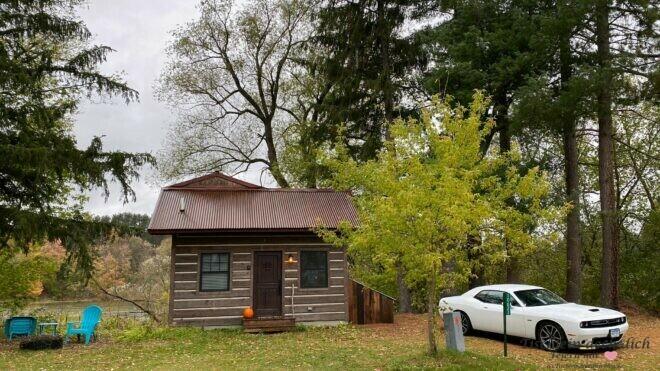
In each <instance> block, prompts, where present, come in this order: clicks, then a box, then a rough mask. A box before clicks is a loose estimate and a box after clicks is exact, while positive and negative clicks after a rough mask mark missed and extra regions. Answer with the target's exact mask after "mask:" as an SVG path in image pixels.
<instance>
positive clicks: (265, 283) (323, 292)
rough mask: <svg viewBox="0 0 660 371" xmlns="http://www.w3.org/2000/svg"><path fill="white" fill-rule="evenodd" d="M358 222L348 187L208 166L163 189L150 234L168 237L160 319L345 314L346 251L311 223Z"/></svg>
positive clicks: (336, 318) (339, 318) (332, 318)
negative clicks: (284, 184)
mask: <svg viewBox="0 0 660 371" xmlns="http://www.w3.org/2000/svg"><path fill="white" fill-rule="evenodd" d="M341 221H348V222H350V223H356V222H357V214H356V211H355V209H354V208H353V205H352V203H351V200H350V196H349V195H348V194H347V193H343V192H336V191H332V190H327V189H270V188H263V187H260V186H257V185H255V184H251V183H247V182H244V181H241V180H239V179H235V178H232V177H229V176H226V175H224V174H221V173H218V172H215V173H212V174H209V175H206V176H202V177H199V178H195V179H191V180H188V181H185V182H182V183H178V184H174V185H171V186H169V187H165V188H163V189H162V192H161V194H160V197H159V199H158V202H157V204H156V209H155V211H154V213H153V215H152V218H151V222H150V224H149V233H151V234H157V235H171V236H172V255H171V264H172V265H171V273H170V303H169V304H170V305H169V322H170V324H172V325H191V326H202V327H215V326H236V325H241V324H242V313H243V310H244V309H245V308H246V307H252V308H253V310H254V313H255V317H256V318H283V319H294V320H295V322H298V323H309V324H314V323H316V324H333V323H340V322H348V320H349V318H348V315H349V310H348V305H349V299H348V295H349V278H348V267H347V262H346V253H345V251H343V250H341V249H338V248H336V247H333V246H331V245H329V244H327V243H324V241H323V240H322V239H320V238H319V237H318V236H317V235H316V234H315V233H314V232H313V228H314V227H316V226H318V225H323V226H325V227H326V228H336V227H337V225H338V223H340V222H341Z"/></svg>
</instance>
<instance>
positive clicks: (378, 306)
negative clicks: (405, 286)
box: [348, 280, 394, 325]
mask: <svg viewBox="0 0 660 371" xmlns="http://www.w3.org/2000/svg"><path fill="white" fill-rule="evenodd" d="M348 321H349V322H350V323H354V324H359V325H362V324H368V323H394V298H392V297H390V296H387V295H385V294H383V293H382V292H379V291H376V290H374V289H371V288H369V287H367V286H365V285H363V284H362V283H360V282H357V281H354V280H349V285H348Z"/></svg>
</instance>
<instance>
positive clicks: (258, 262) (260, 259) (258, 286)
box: [253, 251, 282, 316]
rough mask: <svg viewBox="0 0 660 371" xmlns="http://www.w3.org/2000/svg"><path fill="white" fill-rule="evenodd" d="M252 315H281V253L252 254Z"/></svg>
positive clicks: (258, 252)
mask: <svg viewBox="0 0 660 371" xmlns="http://www.w3.org/2000/svg"><path fill="white" fill-rule="evenodd" d="M253 284H254V300H253V301H254V314H255V315H256V316H281V315H282V253H281V252H264V251H256V252H255V253H254V283H253Z"/></svg>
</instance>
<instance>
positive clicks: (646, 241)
mask: <svg viewBox="0 0 660 371" xmlns="http://www.w3.org/2000/svg"><path fill="white" fill-rule="evenodd" d="M633 236H634V235H633ZM627 237H628V236H625V237H624V238H623V239H622V242H623V243H622V252H621V295H622V297H623V298H624V299H628V300H630V301H632V302H634V303H637V304H639V305H640V306H642V307H644V308H646V309H648V310H651V311H653V312H655V313H660V277H659V276H658V274H657V268H658V262H659V261H660V249H659V248H658V247H659V246H660V211H658V210H654V211H652V212H651V213H650V215H649V216H648V218H647V219H646V221H645V223H644V225H643V227H642V232H641V234H640V236H639V238H632V239H629V238H627Z"/></svg>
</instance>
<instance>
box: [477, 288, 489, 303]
mask: <svg viewBox="0 0 660 371" xmlns="http://www.w3.org/2000/svg"><path fill="white" fill-rule="evenodd" d="M487 294H488V291H480V292H479V293H478V294H477V295H475V296H474V298H475V299H477V300H479V301H482V302H484V303H489V301H488V295H487Z"/></svg>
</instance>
